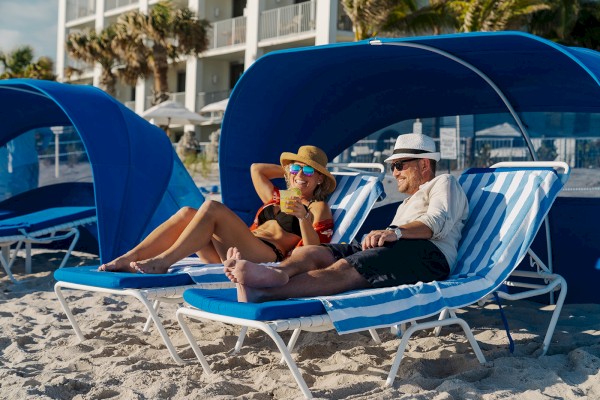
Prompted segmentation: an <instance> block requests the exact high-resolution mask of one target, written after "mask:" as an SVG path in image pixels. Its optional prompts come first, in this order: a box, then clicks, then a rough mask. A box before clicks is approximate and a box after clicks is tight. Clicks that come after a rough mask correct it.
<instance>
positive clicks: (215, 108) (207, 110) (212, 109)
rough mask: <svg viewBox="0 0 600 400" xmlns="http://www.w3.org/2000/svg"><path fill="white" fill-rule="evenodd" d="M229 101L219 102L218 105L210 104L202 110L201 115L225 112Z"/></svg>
mask: <svg viewBox="0 0 600 400" xmlns="http://www.w3.org/2000/svg"><path fill="white" fill-rule="evenodd" d="M228 102H229V99H225V100H221V101H217V102H216V103H210V104H207V105H205V106H204V107H202V108H201V109H200V112H201V113H214V112H225V109H226V108H227V103H228Z"/></svg>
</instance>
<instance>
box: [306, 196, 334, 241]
mask: <svg viewBox="0 0 600 400" xmlns="http://www.w3.org/2000/svg"><path fill="white" fill-rule="evenodd" d="M332 219H333V216H332V215H331V210H330V209H329V205H328V204H327V203H326V202H324V201H317V202H315V203H312V204H311V205H310V206H309V209H308V212H305V213H304V215H302V216H299V217H298V220H299V221H300V231H301V232H302V245H304V246H305V245H309V244H314V245H316V244H321V239H320V237H319V233H318V232H317V231H316V230H315V228H314V225H315V224H316V223H318V222H321V221H325V220H332Z"/></svg>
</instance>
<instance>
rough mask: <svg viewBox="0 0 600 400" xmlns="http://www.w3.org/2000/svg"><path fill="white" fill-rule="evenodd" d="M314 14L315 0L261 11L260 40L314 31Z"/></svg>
mask: <svg viewBox="0 0 600 400" xmlns="http://www.w3.org/2000/svg"><path fill="white" fill-rule="evenodd" d="M316 16H317V13H316V1H315V0H311V1H307V2H304V3H299V4H294V5H291V6H286V7H280V8H276V9H273V10H267V11H263V13H262V15H261V18H260V40H264V39H276V38H280V37H282V36H288V35H298V34H302V33H310V32H314V31H315V26H316Z"/></svg>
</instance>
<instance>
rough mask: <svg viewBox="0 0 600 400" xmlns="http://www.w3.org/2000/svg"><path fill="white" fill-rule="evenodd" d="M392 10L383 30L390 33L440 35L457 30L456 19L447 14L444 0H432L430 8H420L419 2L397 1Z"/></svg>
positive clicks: (411, 0) (409, 0)
mask: <svg viewBox="0 0 600 400" xmlns="http://www.w3.org/2000/svg"><path fill="white" fill-rule="evenodd" d="M395 3H396V4H395V6H394V7H392V9H391V10H390V12H389V14H388V16H387V18H386V21H385V22H384V23H383V25H382V30H383V31H385V32H390V33H401V34H423V33H432V34H434V35H439V34H440V33H442V32H444V31H447V30H450V31H454V30H455V29H456V28H457V21H456V18H454V16H453V15H452V14H450V13H448V12H447V10H446V8H445V1H444V0H431V1H430V2H429V3H430V4H429V6H427V7H421V8H419V1H417V0H397V1H395Z"/></svg>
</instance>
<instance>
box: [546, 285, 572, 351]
mask: <svg viewBox="0 0 600 400" xmlns="http://www.w3.org/2000/svg"><path fill="white" fill-rule="evenodd" d="M550 286H551V287H557V286H560V294H559V295H558V300H556V305H555V307H554V312H553V313H552V318H551V319H550V323H549V324H548V330H547V331H546V336H545V337H544V346H543V347H542V354H541V355H540V356H544V355H546V352H547V351H548V348H549V347H550V341H551V340H552V335H554V329H555V328H556V323H557V322H558V317H559V316H560V312H561V310H562V306H563V304H564V302H565V298H566V297H567V281H565V279H564V278H563V277H562V276H557V278H555V279H554V280H553V281H552V283H551V284H550ZM552 293H554V291H552Z"/></svg>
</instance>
